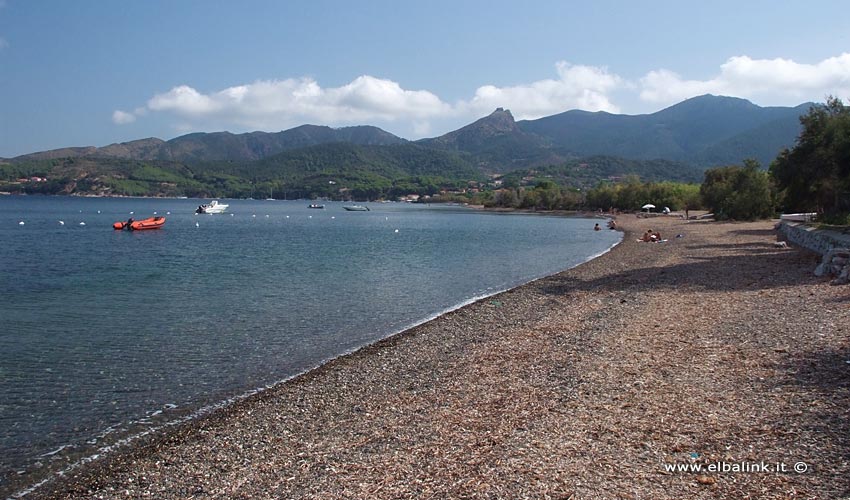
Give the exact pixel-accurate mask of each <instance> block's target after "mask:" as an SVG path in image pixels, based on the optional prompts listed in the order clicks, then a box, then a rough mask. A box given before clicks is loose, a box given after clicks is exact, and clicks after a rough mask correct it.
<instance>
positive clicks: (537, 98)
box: [459, 61, 629, 120]
mask: <svg viewBox="0 0 850 500" xmlns="http://www.w3.org/2000/svg"><path fill="white" fill-rule="evenodd" d="M556 69H557V72H558V79H557V80H553V79H547V80H539V81H536V82H532V83H528V84H522V85H516V86H512V87H495V86H493V85H485V86H483V87H479V88H478V89H477V90H476V91H475V96H474V97H473V98H472V100H471V101H468V102H462V103H460V104H459V108H469V109H471V110H475V111H477V112H478V113H483V112H489V111H492V110H493V109H495V108H498V107H504V108H508V109H510V110H511V112H512V113H513V115H514V117H516V118H517V119H521V120H522V119H534V118H540V117H542V116H547V115H551V114H555V113H560V112H563V111H567V110H569V109H583V110H586V111H609V112H613V113H616V112H619V107H618V106H616V105H615V104H614V103H613V102H612V101H611V98H610V96H609V94H610V93H611V92H612V91H614V90H617V89H620V88H625V87H628V86H629V84H628V83H627V82H626V81H625V80H623V79H622V78H620V77H619V76H618V75H616V74H612V73H609V72H608V69H607V68H605V67H597V66H576V65H571V64H569V63H567V62H565V61H560V62H558V63H557V64H556Z"/></svg>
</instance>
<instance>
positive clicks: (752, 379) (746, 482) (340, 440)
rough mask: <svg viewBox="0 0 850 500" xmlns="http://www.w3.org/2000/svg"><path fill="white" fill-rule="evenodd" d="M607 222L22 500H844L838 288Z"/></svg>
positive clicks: (737, 253) (773, 262)
mask: <svg viewBox="0 0 850 500" xmlns="http://www.w3.org/2000/svg"><path fill="white" fill-rule="evenodd" d="M617 223H618V226H619V228H620V230H622V231H624V239H623V242H622V243H621V244H619V245H617V246H616V247H615V248H614V249H612V250H611V251H610V252H608V253H606V254H604V255H602V256H600V257H598V258H596V259H593V260H591V261H589V262H587V263H585V264H582V265H580V266H578V267H576V268H573V269H570V270H568V271H565V272H562V273H560V274H557V275H554V276H550V277H547V278H543V279H540V280H537V281H534V282H532V283H529V284H527V285H523V286H521V287H518V288H515V289H512V290H510V291H507V292H504V293H501V294H498V295H495V296H492V297H489V298H487V299H484V300H481V301H478V302H476V303H473V304H470V305H468V306H465V307H463V308H460V309H458V310H456V311H453V312H450V313H448V314H445V315H443V316H440V317H439V318H436V319H434V320H432V321H430V322H427V323H425V324H422V325H420V326H418V327H415V328H413V329H410V330H407V331H405V332H403V333H401V334H398V335H396V336H393V337H391V338H389V339H386V340H383V341H380V342H378V343H376V344H373V345H371V346H369V347H366V348H363V349H361V350H359V351H357V352H355V353H352V354H350V355H346V356H343V357H340V358H337V359H335V360H333V361H331V362H329V363H327V364H325V365H323V366H321V367H319V368H317V369H315V370H312V371H310V372H308V373H306V374H304V375H301V376H299V377H297V378H295V379H293V380H291V381H289V382H286V383H282V384H280V385H278V386H275V387H273V388H271V389H269V390H266V391H263V392H261V393H259V394H256V395H254V396H251V397H249V398H247V399H245V400H242V401H240V402H238V403H235V404H233V405H230V406H228V407H226V408H223V409H221V410H219V411H216V412H214V413H213V414H211V415H209V416H206V417H204V418H200V419H197V420H194V421H191V422H189V423H186V424H183V425H180V426H178V427H177V428H175V429H172V430H170V431H168V432H167V433H164V434H163V435H160V436H156V437H152V438H150V439H147V440H146V441H144V442H141V443H139V444H137V445H135V446H133V447H132V448H130V449H126V450H122V451H119V452H116V453H113V454H110V455H109V456H107V457H105V458H103V459H101V460H96V461H93V462H91V463H90V464H87V465H86V466H85V467H80V468H78V469H75V470H73V471H72V472H70V473H69V474H67V475H66V476H65V477H63V478H59V479H55V480H52V481H50V482H48V483H47V484H45V485H44V486H42V487H41V488H38V489H37V490H35V491H34V492H32V493H30V494H29V495H26V497H25V498H28V499H29V498H39V499H41V498H51V499H52V498H56V499H59V498H62V499H65V498H91V499H112V498H115V499H117V498H124V499H126V498H157V499H178V498H179V499H183V498H196V499H211V498H220V499H230V498H239V499H242V498H244V499H263V498H268V499H272V498H275V499H276V498H311V499H312V498H315V499H318V498H364V499H365V498H370V499H371V498H387V499H389V498H575V499H585V498H586V499H595V498H603V499H605V498H612V499H645V498H653V499H664V498H671V499H673V498H762V499H769V498H776V499H788V498H806V499H808V498H823V499H827V498H850V339H849V338H848V329H850V327H848V325H850V321H848V320H850V288H848V287H847V286H832V285H830V284H829V279H828V278H817V277H815V276H814V275H813V274H812V271H813V269H814V267H815V265H816V264H817V262H818V258H817V256H816V255H814V254H812V253H809V252H806V251H803V250H800V249H797V248H793V247H792V248H780V247H777V246H775V245H774V242H775V241H776V233H775V232H774V230H773V224H774V222H771V221H761V222H752V223H716V222H707V221H685V220H682V219H679V218H675V217H657V218H650V219H643V218H637V217H635V216H634V215H621V216H619V217H618V218H617ZM649 228H651V229H653V230H655V231H658V232H660V233H661V235H662V238H664V239H666V241H665V242H662V243H645V242H639V241H637V239H638V238H639V237H640V236H641V235H642V234H643V232H644V231H646V230H647V229H649ZM588 230H592V225H591V227H589V228H588ZM677 236H678V237H677ZM800 464H802V465H800ZM757 465H758V467H757ZM676 467H679V469H676ZM685 467H691V468H690V469H688V470H683V468H685ZM712 467H713V469H711V468H712ZM697 468H701V470H696V469H697ZM724 468H726V469H729V470H728V471H726V472H724V471H723V470H722V469H724ZM755 469H758V470H755Z"/></svg>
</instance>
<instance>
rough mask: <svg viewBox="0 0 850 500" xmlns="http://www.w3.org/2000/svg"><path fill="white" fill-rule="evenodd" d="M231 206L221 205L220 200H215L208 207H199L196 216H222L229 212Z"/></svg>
mask: <svg viewBox="0 0 850 500" xmlns="http://www.w3.org/2000/svg"><path fill="white" fill-rule="evenodd" d="M229 206H230V205H225V204H224V203H219V202H218V200H213V201H211V202H209V203H208V204H206V205H199V206H198V209H197V210H195V213H196V214H220V213H223V212H224V211H225V210H227V207H229Z"/></svg>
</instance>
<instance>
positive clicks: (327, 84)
mask: <svg viewBox="0 0 850 500" xmlns="http://www.w3.org/2000/svg"><path fill="white" fill-rule="evenodd" d="M847 14H848V5H847V3H846V2H844V1H826V0H824V1H820V0H808V1H806V2H802V1H788V2H785V1H779V2H777V1H776V0H771V1H761V0H752V1H746V0H745V1H741V0H736V1H727V0H713V1H711V2H704V1H700V2H688V1H686V0H676V1H654V0H644V1H641V2H630V1H626V0H621V1H615V0H593V1H582V2H577V1H571V0H560V1H558V0H552V1H534V0H528V1H526V2H519V1H516V0H508V1H503V0H490V1H478V0H475V1H473V0H470V1H464V0H448V1H446V0H429V1H421V0H420V1H404V0H388V1H385V0H361V1H359V2H352V1H332V0H303V1H302V0H240V1H223V0H145V1H115V0H74V1H67V0H0V157H5V158H11V157H14V156H17V155H21V154H26V153H31V152H36V151H44V150H49V149H55V148H61V147H71V146H98V147H99V146H105V145H108V144H112V143H116V142H125V141H130V140H135V139H142V138H147V137H159V138H161V139H164V140H168V139H172V138H174V137H177V136H180V135H184V134H187V133H191V132H214V131H224V130H226V131H230V132H234V133H241V132H249V131H255V130H261V131H266V132H277V131H280V130H286V129H289V128H292V127H296V126H298V125H303V124H314V125H328V126H331V127H344V126H352V125H374V126H377V127H381V128H382V129H384V130H386V131H388V132H391V133H393V134H396V135H398V136H400V137H404V138H406V139H411V140H413V139H420V138H423V137H436V136H439V135H442V134H444V133H446V132H449V131H451V130H455V129H457V128H460V127H462V126H463V125H466V124H468V123H471V122H472V121H474V120H476V119H478V118H481V117H483V116H486V115H488V114H490V113H491V112H492V111H493V110H495V109H496V108H498V107H503V108H506V109H509V110H510V111H511V112H512V113H513V115H514V117H515V118H516V119H517V120H522V119H535V118H540V117H543V116H549V115H553V114H557V113H561V112H564V111H567V110H571V109H582V110H586V111H607V112H610V113H620V114H643V113H653V112H655V111H658V110H661V109H663V108H665V107H668V106H670V105H673V104H675V103H677V102H680V101H682V100H684V99H687V98H689V97H694V96H698V95H703V94H715V95H729V96H735V97H741V98H744V99H748V100H750V101H752V102H753V103H755V104H758V105H760V106H796V105H798V104H801V103H804V102H809V101H813V102H823V101H825V99H826V97H827V96H830V95H832V96H836V97H839V98H841V99H843V100H844V101H845V102H847V101H848V100H850V29H848V28H847V22H846V19H847Z"/></svg>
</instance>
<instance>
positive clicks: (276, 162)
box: [0, 95, 813, 196]
mask: <svg viewBox="0 0 850 500" xmlns="http://www.w3.org/2000/svg"><path fill="white" fill-rule="evenodd" d="M812 105H813V104H811V103H806V104H801V105H799V106H796V107H761V106H757V105H755V104H753V103H751V102H749V101H747V100H744V99H739V98H733V97H722V96H712V95H704V96H700V97H694V98H691V99H688V100H686V101H683V102H681V103H679V104H676V105H674V106H671V107H668V108H666V109H663V110H661V111H658V112H656V113H651V114H644V115H619V114H611V113H606V112H593V113H591V112H586V111H578V110H572V111H566V112H564V113H560V114H557V115H553V116H547V117H543V118H539V119H536V120H521V121H516V120H515V119H514V117H513V115H512V114H511V112H510V111H509V110H506V109H502V108H498V109H496V110H495V111H494V112H493V113H492V114H490V115H488V116H486V117H483V118H481V119H479V120H477V121H475V122H473V123H470V124H469V125H466V126H464V127H462V128H460V129H458V130H454V131H452V132H449V133H447V134H444V135H442V136H439V137H434V138H428V139H421V140H418V141H408V140H406V139H403V138H401V137H397V136H395V135H393V134H391V133H389V132H386V131H384V130H382V129H380V128H378V127H373V126H354V127H343V128H330V127H325V126H316V125H302V126H299V127H295V128H292V129H289V130H284V131H281V132H276V133H269V132H250V133H244V134H232V133H230V132H215V133H193V134H188V135H183V136H180V137H177V138H174V139H171V140H168V141H164V140H161V139H157V138H148V139H140V140H135V141H130V142H124V143H119V144H111V145H108V146H104V147H100V148H97V147H69V148H63V149H55V150H50V151H43V152H38V153H32V154H27V155H23V156H19V157H16V158H12V159H8V160H2V159H0V182H2V181H4V180H5V181H7V183H8V182H12V181H14V180H15V179H20V178H21V177H28V176H30V175H42V176H45V177H50V178H53V179H55V178H57V177H58V178H62V179H64V184H63V185H62V186H61V187H57V186H54V188H53V189H55V190H59V191H61V192H76V191H75V190H77V189H79V186H88V189H89V192H98V193H107V194H108V193H123V194H144V193H148V192H150V191H151V189H153V190H154V191H155V192H156V193H157V194H177V195H180V194H194V195H204V194H205V193H210V194H213V193H223V194H220V195H222V196H223V195H225V194H227V193H230V194H229V195H234V196H235V195H236V194H245V193H246V192H247V193H252V192H253V190H254V188H256V187H257V186H258V183H266V184H264V186H267V189H269V190H272V189H273V188H274V186H277V187H278V188H280V187H281V186H287V187H288V189H291V190H292V192H294V193H300V194H302V195H305V196H310V195H313V194H317V195H321V196H325V195H328V196H332V195H334V192H332V191H330V190H329V188H328V184H330V185H331V186H336V183H337V182H342V181H340V179H342V180H343V181H347V182H348V184H347V185H340V186H339V187H338V189H339V191H345V190H353V191H355V192H360V193H363V194H364V195H369V196H372V195H375V194H376V193H378V194H381V193H387V192H389V191H392V190H394V189H398V190H402V188H403V187H405V188H410V187H416V186H418V187H419V188H420V190H423V189H426V187H427V190H428V191H433V190H434V189H436V186H437V185H443V186H447V185H452V186H463V185H465V183H466V181H477V182H480V181H482V180H483V179H485V177H486V176H488V175H489V176H494V175H504V174H507V173H517V174H518V175H519V177H521V178H522V177H527V175H525V174H523V172H528V173H530V175H533V172H536V171H542V170H545V171H546V172H549V174H550V175H551V176H552V177H555V178H558V179H559V180H560V181H561V182H563V183H565V184H572V185H573V186H574V187H587V186H588V185H593V184H595V182H597V181H598V180H599V179H605V178H610V177H618V176H622V175H632V174H634V175H638V176H639V177H641V178H643V179H644V180H678V181H696V182H698V181H700V180H701V178H702V172H703V171H704V170H705V169H706V168H708V167H712V166H720V165H730V164H740V163H742V162H743V160H744V159H747V158H754V159H756V160H758V161H759V162H760V163H761V164H762V166H764V167H767V166H768V165H769V164H770V162H771V161H772V160H773V159H774V158H775V157H776V155H777V154H778V153H779V152H780V150H781V149H782V148H784V147H791V146H793V144H794V142H795V140H796V138H797V136H798V135H799V133H800V130H801V125H800V122H799V118H800V116H801V115H803V114H805V113H806V112H807V111H808V109H809V107H810V106H812ZM80 181H84V182H80ZM95 181H96V182H95ZM157 182H158V184H157ZM116 183H117V184H116ZM160 185H163V186H164V185H168V186H169V188H168V190H165V191H163V189H162V188H161V187H160ZM175 186H178V188H175ZM179 186H184V188H182V189H183V190H182V191H181V190H180V188H179ZM186 186H190V187H191V189H190V188H189V187H186ZM376 186H377V187H376ZM376 189H378V191H376ZM379 191H380V193H379Z"/></svg>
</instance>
